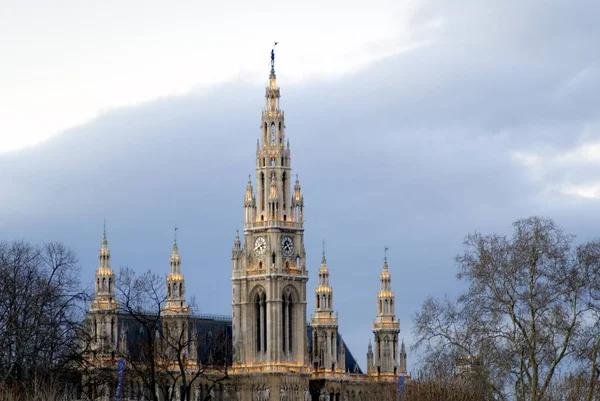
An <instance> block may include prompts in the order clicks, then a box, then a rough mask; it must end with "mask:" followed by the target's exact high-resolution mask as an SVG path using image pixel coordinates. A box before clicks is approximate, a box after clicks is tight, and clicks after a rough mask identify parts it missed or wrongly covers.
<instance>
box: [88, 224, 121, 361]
mask: <svg viewBox="0 0 600 401" xmlns="http://www.w3.org/2000/svg"><path fill="white" fill-rule="evenodd" d="M95 281H96V282H95V285H94V299H93V301H92V303H91V305H90V323H91V326H92V336H93V348H94V349H95V350H98V351H99V353H100V355H102V354H105V353H109V352H111V351H112V350H115V349H116V345H117V334H118V328H117V321H118V318H117V312H118V309H117V308H118V304H117V302H116V301H115V288H114V285H115V274H114V271H113V270H112V268H111V267H110V250H109V249H108V240H107V238H106V221H105V222H104V233H103V236H102V243H101V245H100V251H99V252H98V269H96V277H95Z"/></svg>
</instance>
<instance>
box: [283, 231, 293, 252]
mask: <svg viewBox="0 0 600 401" xmlns="http://www.w3.org/2000/svg"><path fill="white" fill-rule="evenodd" d="M281 251H282V252H283V254H284V255H286V256H290V255H291V254H292V253H293V252H294V241H292V238H291V237H288V236H285V237H283V238H282V239H281Z"/></svg>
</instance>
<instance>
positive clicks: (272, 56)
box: [271, 42, 279, 75]
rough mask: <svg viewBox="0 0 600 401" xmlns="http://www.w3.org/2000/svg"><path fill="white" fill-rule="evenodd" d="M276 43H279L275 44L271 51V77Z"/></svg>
mask: <svg viewBox="0 0 600 401" xmlns="http://www.w3.org/2000/svg"><path fill="white" fill-rule="evenodd" d="M277 43H279V42H275V43H274V44H273V48H272V49H271V75H275V46H277Z"/></svg>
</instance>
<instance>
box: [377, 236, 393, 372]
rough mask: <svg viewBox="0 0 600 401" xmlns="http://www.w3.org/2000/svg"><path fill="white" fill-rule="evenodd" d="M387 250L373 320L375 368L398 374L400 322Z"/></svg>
mask: <svg viewBox="0 0 600 401" xmlns="http://www.w3.org/2000/svg"><path fill="white" fill-rule="evenodd" d="M387 250H388V248H387V247H386V248H385V257H384V259H383V269H382V272H381V274H380V276H379V281H380V288H379V293H378V294H377V319H376V320H375V322H373V333H374V334H375V364H374V366H375V368H376V372H377V374H393V375H396V374H397V373H398V369H399V360H398V333H399V332H400V322H399V321H398V320H397V319H396V315H395V306H394V298H395V296H394V292H393V291H392V288H391V282H392V279H391V276H390V272H389V268H388V262H387Z"/></svg>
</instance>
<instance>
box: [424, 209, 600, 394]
mask: <svg viewBox="0 0 600 401" xmlns="http://www.w3.org/2000/svg"><path fill="white" fill-rule="evenodd" d="M513 227H514V232H513V235H512V237H511V238H508V237H506V236H503V235H497V234H492V235H482V234H480V233H474V234H470V235H468V236H467V237H466V239H465V243H464V244H465V248H466V250H465V252H464V254H462V255H459V256H458V257H457V258H456V261H457V263H458V266H459V272H458V278H459V279H461V280H464V281H466V283H467V284H468V289H467V290H466V291H465V293H463V294H462V295H461V296H460V297H458V299H457V300H450V299H445V300H443V301H439V300H435V299H431V298H430V299H428V300H426V301H425V303H424V305H423V307H422V309H421V310H420V311H419V312H418V313H417V314H416V316H415V327H414V333H415V335H416V337H417V342H416V347H421V348H425V351H426V352H425V354H426V356H425V360H427V359H429V361H430V362H431V360H432V359H434V358H433V355H434V354H433V353H434V352H436V353H438V354H437V355H438V356H439V355H442V354H445V355H448V356H449V357H456V356H460V355H463V356H476V355H477V356H480V357H481V358H482V359H483V367H482V374H484V375H485V377H486V382H487V383H488V384H489V386H490V388H491V389H492V391H493V393H494V396H495V397H496V398H497V399H503V400H504V399H516V400H523V401H525V400H528V401H543V400H545V399H546V398H545V397H546V394H547V393H548V390H549V388H550V387H551V385H552V384H553V378H554V377H555V374H556V372H557V371H558V370H559V369H560V367H561V366H563V365H566V362H565V361H567V360H572V359H574V358H575V357H576V356H577V347H576V344H577V342H578V341H579V342H581V343H584V342H585V341H581V339H582V338H583V337H582V336H583V335H584V332H585V330H583V329H584V328H585V327H586V325H588V322H589V318H590V313H591V310H592V302H591V298H590V296H589V294H590V283H592V282H593V280H594V278H595V277H596V278H597V275H598V273H599V271H600V252H598V251H597V250H598V249H599V248H598V247H599V246H600V243H599V242H598V241H592V242H589V243H587V244H583V245H580V246H577V247H574V246H573V239H574V237H573V236H572V235H567V234H565V233H564V232H563V230H562V229H561V228H560V227H558V226H557V225H556V224H555V223H554V222H553V221H552V220H550V219H545V218H540V217H531V218H528V219H524V220H519V221H516V222H515V223H514V224H513ZM590 338H593V337H590ZM579 351H580V352H581V350H579ZM594 355H595V357H596V358H597V353H595V354H594ZM590 384H591V383H590Z"/></svg>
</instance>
